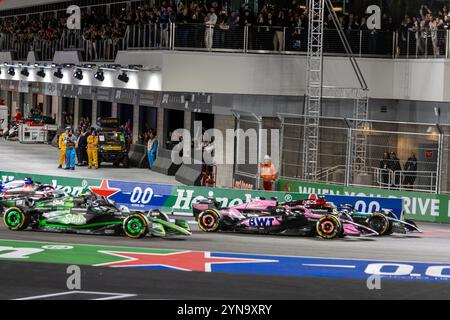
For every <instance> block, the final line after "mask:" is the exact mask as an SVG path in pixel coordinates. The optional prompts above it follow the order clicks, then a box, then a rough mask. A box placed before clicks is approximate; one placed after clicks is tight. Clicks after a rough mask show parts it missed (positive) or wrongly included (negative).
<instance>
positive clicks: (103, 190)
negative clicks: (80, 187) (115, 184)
mask: <svg viewBox="0 0 450 320" xmlns="http://www.w3.org/2000/svg"><path fill="white" fill-rule="evenodd" d="M89 190H91V191H92V192H93V193H95V194H98V195H99V196H102V197H105V198H109V197H111V196H112V195H114V194H116V193H117V192H119V191H120V189H116V188H110V187H109V183H108V180H102V183H101V184H100V187H89Z"/></svg>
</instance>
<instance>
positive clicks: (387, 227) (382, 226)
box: [367, 213, 392, 236]
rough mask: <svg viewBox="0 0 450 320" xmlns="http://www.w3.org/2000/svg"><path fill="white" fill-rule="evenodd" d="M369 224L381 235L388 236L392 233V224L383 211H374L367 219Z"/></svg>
mask: <svg viewBox="0 0 450 320" xmlns="http://www.w3.org/2000/svg"><path fill="white" fill-rule="evenodd" d="M367 226H368V227H369V228H371V229H373V230H375V231H376V232H378V234H379V235H380V236H386V235H389V234H391V233H392V224H391V222H390V221H389V219H388V218H387V217H386V216H385V215H384V214H382V213H374V214H373V215H372V216H371V217H370V218H369V219H367Z"/></svg>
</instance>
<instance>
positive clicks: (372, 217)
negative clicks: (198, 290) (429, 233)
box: [336, 204, 422, 236]
mask: <svg viewBox="0 0 450 320" xmlns="http://www.w3.org/2000/svg"><path fill="white" fill-rule="evenodd" d="M336 210H337V211H338V212H339V214H340V215H346V216H348V217H349V218H350V219H352V220H353V221H355V222H357V223H359V224H363V225H365V226H368V227H370V228H372V229H373V230H376V231H377V232H378V233H379V234H380V235H381V236H383V235H390V234H392V233H402V234H406V233H412V232H419V233H421V232H422V231H421V230H420V229H419V228H418V227H417V225H416V223H415V222H414V221H412V220H408V219H405V220H400V219H398V218H397V216H396V215H395V214H394V213H393V212H392V210H389V209H381V210H380V211H379V212H374V213H364V212H359V211H356V210H355V208H354V207H353V206H352V205H349V204H346V205H342V206H338V207H337V208H336Z"/></svg>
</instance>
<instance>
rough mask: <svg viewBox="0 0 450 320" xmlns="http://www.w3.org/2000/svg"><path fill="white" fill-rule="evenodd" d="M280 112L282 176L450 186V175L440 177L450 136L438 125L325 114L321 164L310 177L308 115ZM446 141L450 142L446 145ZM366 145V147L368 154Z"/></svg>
mask: <svg viewBox="0 0 450 320" xmlns="http://www.w3.org/2000/svg"><path fill="white" fill-rule="evenodd" d="M278 116H279V118H280V122H281V128H280V129H281V134H280V140H281V142H280V155H281V165H280V171H281V172H280V177H281V178H284V179H290V180H305V181H311V182H325V183H334V184H341V185H353V186H368V187H378V188H385V189H394V190H416V191H424V192H432V193H436V192H440V191H443V192H445V191H447V190H448V191H449V192H450V188H449V186H450V179H447V180H444V179H442V178H441V176H442V173H443V167H442V164H443V159H444V157H443V156H444V154H445V153H446V154H447V156H448V155H450V136H448V137H446V136H444V134H443V133H442V132H441V128H440V127H439V126H436V125H432V124H431V125H430V124H421V123H402V122H384V121H366V122H365V125H364V126H363V127H361V126H357V125H356V123H357V121H356V120H354V119H343V118H326V117H321V118H320V124H319V143H318V145H317V149H318V159H317V168H318V169H317V172H316V173H315V175H313V176H308V177H306V176H303V170H302V168H303V166H304V165H305V163H304V161H305V160H304V159H307V157H304V154H303V152H304V148H303V144H304V141H305V136H304V133H305V130H304V128H305V119H306V118H305V117H303V116H298V115H289V114H279V115H278ZM449 134H450V133H449ZM443 142H446V143H447V144H446V148H447V149H445V148H444V144H443ZM362 143H364V146H363V148H361V144H362ZM356 150H358V153H357V151H356ZM361 150H364V153H363V154H361ZM361 160H362V161H363V162H362V163H361ZM444 162H445V161H444ZM449 178H450V176H449Z"/></svg>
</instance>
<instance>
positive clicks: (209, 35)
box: [205, 7, 217, 50]
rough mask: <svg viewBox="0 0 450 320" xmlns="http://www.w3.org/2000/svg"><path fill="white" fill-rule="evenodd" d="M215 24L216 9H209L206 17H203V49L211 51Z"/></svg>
mask: <svg viewBox="0 0 450 320" xmlns="http://www.w3.org/2000/svg"><path fill="white" fill-rule="evenodd" d="M216 23H217V15H216V9H214V7H211V8H210V9H209V13H208V15H207V16H206V17H205V25H206V30H205V48H206V49H208V50H211V48H212V46H213V36H214V26H215V24H216Z"/></svg>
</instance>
